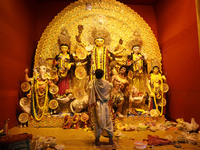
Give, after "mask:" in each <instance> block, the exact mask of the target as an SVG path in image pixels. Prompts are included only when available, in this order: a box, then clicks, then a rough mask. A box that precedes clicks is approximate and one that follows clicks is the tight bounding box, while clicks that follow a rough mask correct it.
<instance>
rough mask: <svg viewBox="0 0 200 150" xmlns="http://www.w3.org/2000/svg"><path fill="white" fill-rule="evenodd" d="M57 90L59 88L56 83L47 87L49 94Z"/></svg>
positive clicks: (55, 92)
mask: <svg viewBox="0 0 200 150" xmlns="http://www.w3.org/2000/svg"><path fill="white" fill-rule="evenodd" d="M58 91H59V88H58V86H57V85H51V86H50V87H49V92H50V93H51V94H57V93H58Z"/></svg>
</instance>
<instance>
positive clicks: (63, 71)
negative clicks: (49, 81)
mask: <svg viewBox="0 0 200 150" xmlns="http://www.w3.org/2000/svg"><path fill="white" fill-rule="evenodd" d="M60 49H61V52H60V53H59V54H58V55H57V56H56V58H55V60H56V62H55V63H54V64H55V65H56V66H57V68H58V77H59V81H58V88H59V92H58V94H60V95H64V94H65V91H66V90H67V89H69V88H70V83H69V70H70V69H71V66H72V65H73V63H72V59H71V56H70V53H69V46H68V45H64V44H63V45H61V46H60Z"/></svg>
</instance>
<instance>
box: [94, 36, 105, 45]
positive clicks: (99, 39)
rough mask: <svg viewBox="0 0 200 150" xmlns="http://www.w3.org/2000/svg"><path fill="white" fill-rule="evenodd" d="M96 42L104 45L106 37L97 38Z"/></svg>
mask: <svg viewBox="0 0 200 150" xmlns="http://www.w3.org/2000/svg"><path fill="white" fill-rule="evenodd" d="M95 44H96V45H97V46H102V45H103V44H104V39H102V38H98V39H95Z"/></svg>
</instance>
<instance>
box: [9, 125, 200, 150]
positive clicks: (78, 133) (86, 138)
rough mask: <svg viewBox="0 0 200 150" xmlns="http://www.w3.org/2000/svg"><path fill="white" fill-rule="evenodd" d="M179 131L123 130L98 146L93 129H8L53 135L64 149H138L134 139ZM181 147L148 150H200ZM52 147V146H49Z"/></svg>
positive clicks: (101, 139) (19, 132)
mask: <svg viewBox="0 0 200 150" xmlns="http://www.w3.org/2000/svg"><path fill="white" fill-rule="evenodd" d="M175 132H177V131H156V132H151V131H149V130H146V131H121V136H120V137H114V144H113V146H111V145H106V144H105V143H106V142H108V138H106V137H103V136H101V138H100V142H101V145H100V146H96V145H95V143H94V135H93V132H92V131H89V130H86V129H81V128H80V129H63V128H31V127H23V128H20V127H14V128H12V129H10V130H9V131H8V134H9V135H13V134H21V133H29V134H32V135H33V137H34V136H38V135H39V136H53V137H55V138H56V144H57V145H60V146H61V147H62V148H63V149H64V150H76V149H77V150H79V149H80V150H93V149H100V150H111V149H119V150H136V148H135V146H134V141H142V140H143V139H147V135H158V136H159V137H161V138H164V137H166V135H172V136H173V135H174V134H176V133H175ZM180 145H181V148H175V147H174V146H173V145H165V146H153V147H151V146H149V145H148V146H147V148H146V150H151V149H154V150H175V149H184V150H200V147H198V146H197V145H192V144H186V143H183V144H180ZM48 149H51V148H48Z"/></svg>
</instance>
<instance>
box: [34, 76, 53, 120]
mask: <svg viewBox="0 0 200 150" xmlns="http://www.w3.org/2000/svg"><path fill="white" fill-rule="evenodd" d="M36 77H37V76H36ZM36 80H37V78H36ZM37 82H38V80H37ZM45 83H46V81H45ZM33 84H34V81H33ZM35 86H36V87H35V89H36V88H37V86H38V83H36V85H35ZM33 91H34V90H33ZM34 97H35V96H34V92H32V103H33V115H34V117H35V119H36V120H37V121H40V120H41V119H42V118H43V117H44V114H45V111H46V110H47V109H48V108H47V103H48V101H49V98H48V85H46V95H45V101H44V105H43V107H40V108H39V109H42V115H41V117H38V115H37V112H36V106H35V99H34ZM36 102H37V104H38V106H40V105H39V101H38V94H37V92H36Z"/></svg>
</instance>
